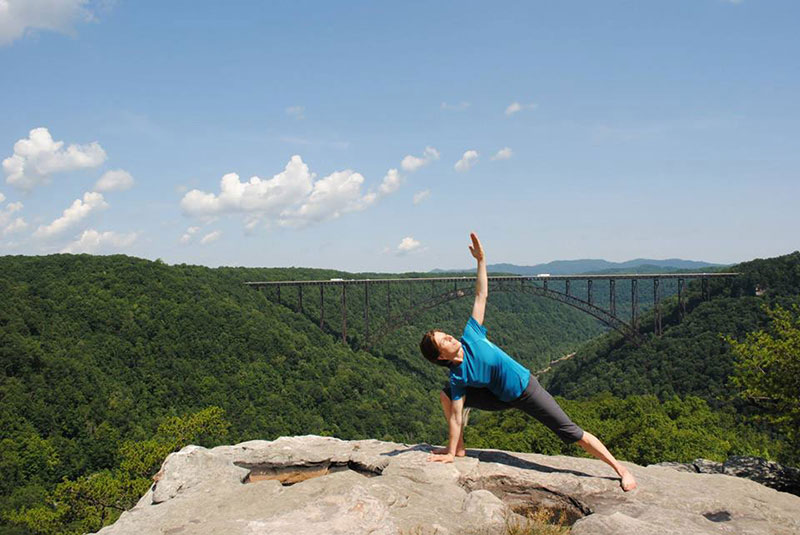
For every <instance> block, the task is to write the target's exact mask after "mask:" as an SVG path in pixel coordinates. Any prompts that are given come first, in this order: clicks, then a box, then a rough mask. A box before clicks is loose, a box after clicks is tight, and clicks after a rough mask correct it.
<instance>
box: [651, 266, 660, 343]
mask: <svg viewBox="0 0 800 535" xmlns="http://www.w3.org/2000/svg"><path fill="white" fill-rule="evenodd" d="M659 283H660V281H659V280H658V279H653V305H654V307H655V310H654V314H653V332H655V334H656V336H661V292H660V291H659Z"/></svg>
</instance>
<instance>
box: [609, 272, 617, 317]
mask: <svg viewBox="0 0 800 535" xmlns="http://www.w3.org/2000/svg"><path fill="white" fill-rule="evenodd" d="M608 303H609V306H610V307H611V315H612V316H616V315H617V281H616V280H614V279H611V280H609V281H608Z"/></svg>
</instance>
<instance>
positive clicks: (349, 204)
mask: <svg viewBox="0 0 800 535" xmlns="http://www.w3.org/2000/svg"><path fill="white" fill-rule="evenodd" d="M363 183H364V177H363V176H361V174H359V173H355V172H353V171H351V170H350V169H346V170H344V171H336V172H334V173H331V174H330V175H328V176H326V177H325V178H322V179H320V180H317V181H316V182H315V183H314V189H313V190H312V191H311V194H310V195H309V196H308V198H307V199H306V200H305V201H304V202H303V203H302V204H301V205H300V207H299V208H297V209H294V210H287V211H285V212H284V213H283V214H281V218H280V224H281V225H282V226H287V227H304V226H307V225H309V224H311V223H318V222H321V221H325V220H327V219H336V218H338V217H340V216H341V215H342V214H345V213H347V212H356V211H360V210H363V209H364V208H366V207H367V206H369V205H370V204H372V203H373V202H374V201H375V199H376V198H377V196H376V195H375V194H374V193H367V194H366V195H363V196H362V195H361V185H362V184H363Z"/></svg>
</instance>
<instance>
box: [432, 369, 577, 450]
mask: <svg viewBox="0 0 800 535" xmlns="http://www.w3.org/2000/svg"><path fill="white" fill-rule="evenodd" d="M442 392H444V393H445V395H446V396H447V397H448V398H450V399H453V397H452V395H451V394H450V384H449V383H448V384H447V385H446V386H445V387H444V388H443V389H442ZM466 397H467V399H466V401H465V402H464V406H465V407H471V408H473V409H479V410H483V411H503V410H506V409H519V410H521V411H524V412H526V413H527V414H530V415H531V416H533V417H534V418H536V419H537V420H539V421H540V422H542V423H543V424H544V425H546V426H547V427H548V428H549V429H550V430H551V431H552V432H553V433H555V434H556V435H558V438H560V439H561V440H562V441H564V442H565V443H567V444H571V443H573V442H576V441H578V440H580V439H581V438H583V429H581V428H580V427H578V426H577V425H575V424H574V423H573V422H572V420H570V419H569V416H567V414H566V413H565V412H564V410H563V409H562V408H561V407H559V406H558V403H556V400H554V399H553V396H551V395H550V394H549V393H548V392H547V390H545V389H544V388H542V385H540V384H539V381H537V380H536V377H534V376H533V374H531V379H530V382H529V383H528V387H527V388H526V389H525V391H524V392H523V393H522V395H521V396H520V397H518V398H517V399H515V400H512V401H501V400H499V399H498V398H497V397H496V396H495V395H494V394H492V392H491V391H490V390H489V389H488V388H475V387H471V386H468V387H467V390H466Z"/></svg>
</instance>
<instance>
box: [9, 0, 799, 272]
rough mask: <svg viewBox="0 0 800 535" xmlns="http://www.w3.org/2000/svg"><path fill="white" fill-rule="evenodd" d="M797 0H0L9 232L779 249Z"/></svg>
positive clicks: (443, 246)
mask: <svg viewBox="0 0 800 535" xmlns="http://www.w3.org/2000/svg"><path fill="white" fill-rule="evenodd" d="M799 18H800V4H798V3H797V2H794V1H777V0H776V1H766V0H740V1H730V0H685V1H652V2H641V1H604V0H603V1H598V0H592V1H586V2H577V1H573V2H558V3H556V2H534V1H527V2H502V3H501V2H498V3H487V2H409V1H406V2H391V3H389V2H310V1H309V2H303V1H292V2H188V1H171V2H150V1H137V2H133V1H130V0H128V1H125V0H118V1H115V2H112V1H108V0H106V1H102V2H92V1H85V0H25V1H20V0H0V72H2V84H0V87H2V88H3V89H2V95H3V104H4V106H3V113H2V114H0V160H2V162H3V170H2V175H0V180H2V181H0V254H50V253H57V252H62V251H66V252H90V253H93V254H111V253H119V252H121V253H125V254H130V255H134V256H139V257H144V258H150V259H155V258H161V259H163V260H164V261H166V262H168V263H182V262H186V263H195V264H204V265H208V266H218V265H245V266H309V267H330V268H339V269H346V270H350V271H370V270H374V271H406V270H429V269H432V268H435V267H469V266H471V265H472V259H471V257H470V256H469V252H468V249H467V245H468V243H469V240H468V233H469V232H470V231H472V230H474V231H477V232H478V233H479V235H480V237H481V239H482V240H483V242H484V246H485V247H486V250H487V256H488V259H489V261H490V262H513V263H517V264H535V263H540V262H547V261H550V260H555V259H575V258H605V259H607V260H614V261H621V260H627V259H631V258H637V257H649V258H670V257H680V258H691V259H696V260H705V261H711V262H721V263H732V262H736V261H741V260H748V259H751V258H755V257H767V256H776V255H780V254H786V253H789V252H791V251H794V250H797V249H798V242H797V238H796V235H797V229H798V228H800V210H798V209H797V205H798V200H800V180H799V179H800V151H798V137H799V136H798V125H799V122H798V119H800V105H799V104H798V102H800V101H798V98H797V95H798V94H800V63H798V61H797V58H798V57H800V46H799V45H800V39H798V37H797V27H796V22H797V20H798V19H799ZM459 162H460V163H459ZM251 177H255V178H251Z"/></svg>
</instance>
